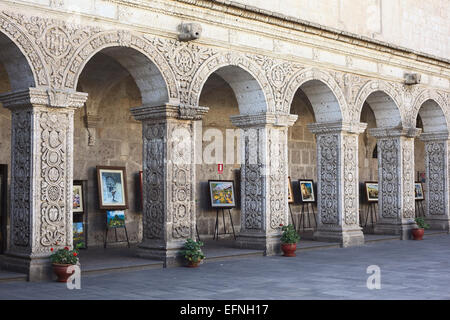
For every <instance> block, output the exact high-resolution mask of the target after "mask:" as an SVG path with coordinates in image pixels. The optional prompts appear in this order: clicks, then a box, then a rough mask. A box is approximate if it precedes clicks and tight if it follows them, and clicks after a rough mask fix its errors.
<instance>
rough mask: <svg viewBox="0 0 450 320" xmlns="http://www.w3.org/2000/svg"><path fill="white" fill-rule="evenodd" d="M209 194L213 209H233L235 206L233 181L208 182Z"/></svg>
mask: <svg viewBox="0 0 450 320" xmlns="http://www.w3.org/2000/svg"><path fill="white" fill-rule="evenodd" d="M209 192H210V197H211V206H212V207H213V208H233V207H235V206H236V203H235V198H234V182H233V181H223V180H210V181H209Z"/></svg>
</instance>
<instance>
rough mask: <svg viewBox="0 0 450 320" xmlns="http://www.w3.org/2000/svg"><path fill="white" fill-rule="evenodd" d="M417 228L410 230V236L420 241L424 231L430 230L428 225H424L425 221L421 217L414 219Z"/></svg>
mask: <svg viewBox="0 0 450 320" xmlns="http://www.w3.org/2000/svg"><path fill="white" fill-rule="evenodd" d="M414 220H415V221H416V224H417V226H418V228H415V229H412V230H411V232H412V235H413V239H414V240H422V238H423V234H424V232H425V229H428V228H430V225H429V224H427V223H425V220H424V219H423V218H422V217H417V218H415V219H414Z"/></svg>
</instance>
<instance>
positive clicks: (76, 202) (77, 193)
mask: <svg viewBox="0 0 450 320" xmlns="http://www.w3.org/2000/svg"><path fill="white" fill-rule="evenodd" d="M83 211H84V209H83V186H82V185H76V184H74V185H73V212H83Z"/></svg>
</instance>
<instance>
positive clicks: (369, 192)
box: [364, 182, 378, 202]
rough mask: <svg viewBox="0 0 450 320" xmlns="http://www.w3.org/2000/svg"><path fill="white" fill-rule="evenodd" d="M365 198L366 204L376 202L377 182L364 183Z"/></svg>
mask: <svg viewBox="0 0 450 320" xmlns="http://www.w3.org/2000/svg"><path fill="white" fill-rule="evenodd" d="M364 185H365V189H366V198H367V201H368V202H377V201H378V182H365V184H364Z"/></svg>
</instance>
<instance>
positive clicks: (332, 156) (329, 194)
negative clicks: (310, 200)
mask: <svg viewBox="0 0 450 320" xmlns="http://www.w3.org/2000/svg"><path fill="white" fill-rule="evenodd" d="M338 144H339V135H338V134H319V135H317V148H318V155H317V163H318V177H319V178H318V179H319V197H320V198H319V201H320V219H321V222H322V223H323V224H325V225H326V224H333V225H337V224H338V223H339V221H338V211H339V210H338V203H339V199H338V181H339V178H338V168H339V165H340V164H339V149H338Z"/></svg>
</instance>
